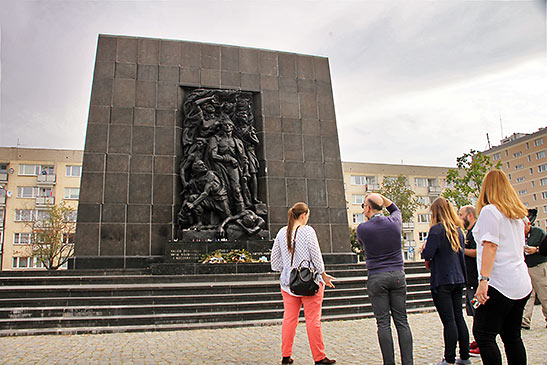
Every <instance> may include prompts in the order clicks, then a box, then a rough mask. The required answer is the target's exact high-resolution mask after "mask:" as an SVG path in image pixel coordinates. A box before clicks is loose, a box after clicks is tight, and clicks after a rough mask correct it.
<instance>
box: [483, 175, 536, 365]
mask: <svg viewBox="0 0 547 365" xmlns="http://www.w3.org/2000/svg"><path fill="white" fill-rule="evenodd" d="M477 213H478V214H479V218H478V220H477V223H476V224H475V227H474V228H473V235H474V237H475V241H476V242H477V266H478V272H479V286H478V288H477V292H476V294H475V297H476V299H477V300H478V302H479V303H480V306H479V307H478V308H477V310H476V312H475V317H474V321H473V335H474V336H475V339H476V341H477V345H478V346H479V349H480V350H481V351H480V353H481V358H482V361H483V364H485V365H490V364H501V354H500V351H499V348H498V346H497V344H496V336H497V335H498V334H499V335H500V336H501V339H502V341H503V344H504V346H505V354H506V355H507V362H508V364H509V365H511V364H526V349H525V348H524V344H523V343H522V339H521V336H520V330H521V328H520V325H521V321H522V313H523V311H524V306H525V305H526V301H527V300H528V297H529V296H530V292H531V291H532V283H531V280H530V276H529V275H528V269H527V267H526V263H525V262H524V223H523V221H522V219H523V218H524V217H526V216H527V214H528V210H527V209H526V207H525V206H524V204H522V202H521V201H520V199H519V197H518V195H517V193H516V192H515V189H513V187H512V186H511V184H510V183H509V180H508V179H507V176H506V175H505V173H504V172H503V171H501V170H492V171H490V172H488V173H487V174H486V176H485V177H484V180H483V183H482V188H481V191H480V195H479V200H478V201H477Z"/></svg>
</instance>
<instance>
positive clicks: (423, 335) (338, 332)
mask: <svg viewBox="0 0 547 365" xmlns="http://www.w3.org/2000/svg"><path fill="white" fill-rule="evenodd" d="M534 312H535V314H534V317H535V320H534V321H533V322H532V329H531V330H530V331H523V332H522V337H523V340H524V345H525V346H526V351H527V355H528V363H529V364H534V365H535V364H545V350H544V349H545V342H546V341H547V329H546V328H545V323H544V322H543V321H542V320H540V318H542V314H541V308H540V306H536V307H535V308H534ZM408 318H409V322H410V326H411V329H412V334H413V338H414V363H415V364H416V365H421V364H431V363H432V362H435V361H440V359H441V358H442V356H443V338H442V324H441V321H440V319H439V316H438V315H437V313H436V312H429V313H416V314H409V317H408ZM466 320H467V325H468V327H469V328H470V329H471V325H472V319H471V318H469V317H466ZM392 327H393V326H392ZM396 335H397V333H396V331H395V328H394V327H393V336H394V344H395V348H396V349H398V345H397V342H396V341H397V339H396ZM323 337H324V340H325V346H326V351H327V356H329V357H332V358H335V359H336V360H337V361H338V363H339V364H367V365H374V364H381V362H382V361H381V354H380V347H379V345H378V341H377V338H376V323H375V321H374V319H373V318H368V319H362V320H353V321H333V322H324V323H323ZM498 343H499V346H500V350H501V351H502V353H503V345H502V344H501V340H498ZM0 353H2V361H0V362H1V363H2V364H28V363H40V364H74V363H76V364H167V363H178V364H180V363H191V364H278V363H280V360H281V326H279V325H273V326H256V327H243V328H223V329H205V330H190V331H166V332H137V333H113V334H99V335H89V334H86V335H68V336H67V335H62V336H21V337H2V338H0ZM293 358H294V360H295V362H294V364H295V365H298V364H310V363H312V357H311V352H310V349H309V345H308V339H307V335H306V326H305V325H304V323H300V324H299V326H298V328H297V330H296V337H295V342H294V347H293ZM395 360H396V362H397V363H398V364H400V356H399V353H398V350H396V353H395ZM472 361H473V364H482V362H481V361H480V358H472ZM503 363H504V364H506V363H507V360H506V358H505V354H503Z"/></svg>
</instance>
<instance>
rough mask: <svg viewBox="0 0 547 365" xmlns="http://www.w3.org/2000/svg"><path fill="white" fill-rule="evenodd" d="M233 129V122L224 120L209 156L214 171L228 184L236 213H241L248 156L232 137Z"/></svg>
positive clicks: (212, 140) (211, 145)
mask: <svg viewBox="0 0 547 365" xmlns="http://www.w3.org/2000/svg"><path fill="white" fill-rule="evenodd" d="M233 129H234V124H233V123H232V121H231V120H230V119H228V118H225V119H223V120H222V121H221V123H220V129H219V131H218V132H217V133H216V134H215V135H214V136H212V137H211V138H210V139H209V145H208V147H207V155H208V157H209V162H210V164H211V167H212V169H213V170H214V171H215V172H216V173H217V174H218V175H219V176H220V177H221V179H222V180H223V181H224V183H225V184H226V187H227V189H228V193H229V196H230V198H231V200H232V203H233V207H234V208H235V211H236V213H240V212H241V211H243V209H244V201H243V195H242V193H241V182H242V178H244V177H245V178H246V175H247V171H246V169H247V156H246V154H245V149H244V147H243V142H241V140H240V139H238V138H235V137H234V136H233V135H232V132H233ZM244 182H245V181H244Z"/></svg>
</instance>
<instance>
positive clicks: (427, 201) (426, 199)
mask: <svg viewBox="0 0 547 365" xmlns="http://www.w3.org/2000/svg"><path fill="white" fill-rule="evenodd" d="M416 201H417V202H418V203H420V204H422V205H429V204H431V198H430V197H429V196H417V197H416Z"/></svg>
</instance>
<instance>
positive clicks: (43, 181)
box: [36, 174, 55, 186]
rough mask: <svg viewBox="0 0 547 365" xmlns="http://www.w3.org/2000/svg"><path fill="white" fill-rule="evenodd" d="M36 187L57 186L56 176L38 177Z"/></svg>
mask: <svg viewBox="0 0 547 365" xmlns="http://www.w3.org/2000/svg"><path fill="white" fill-rule="evenodd" d="M36 185H38V186H53V185H55V174H47V175H38V176H37V177H36Z"/></svg>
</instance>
